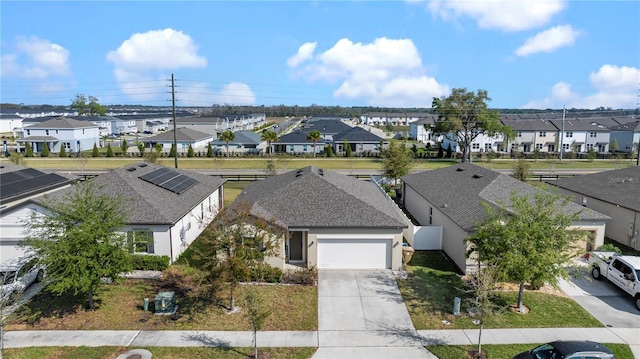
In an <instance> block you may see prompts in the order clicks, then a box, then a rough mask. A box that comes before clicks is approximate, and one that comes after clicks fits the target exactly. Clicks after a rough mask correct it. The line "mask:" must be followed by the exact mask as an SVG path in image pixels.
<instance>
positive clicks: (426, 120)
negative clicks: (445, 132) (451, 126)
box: [411, 114, 438, 126]
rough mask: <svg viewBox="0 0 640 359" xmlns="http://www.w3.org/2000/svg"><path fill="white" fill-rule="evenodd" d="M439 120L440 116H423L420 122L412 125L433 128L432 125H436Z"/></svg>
mask: <svg viewBox="0 0 640 359" xmlns="http://www.w3.org/2000/svg"><path fill="white" fill-rule="evenodd" d="M437 120H438V116H437V115H429V114H422V116H421V117H420V119H419V120H418V121H415V122H413V123H411V125H430V126H432V125H435V123H436V121H437Z"/></svg>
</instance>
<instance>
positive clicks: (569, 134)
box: [564, 131, 573, 137]
mask: <svg viewBox="0 0 640 359" xmlns="http://www.w3.org/2000/svg"><path fill="white" fill-rule="evenodd" d="M564 137H573V132H571V131H569V132H566V133H565V134H564Z"/></svg>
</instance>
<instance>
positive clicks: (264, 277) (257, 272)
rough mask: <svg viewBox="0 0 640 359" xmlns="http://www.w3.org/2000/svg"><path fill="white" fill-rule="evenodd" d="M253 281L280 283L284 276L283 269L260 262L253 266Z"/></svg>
mask: <svg viewBox="0 0 640 359" xmlns="http://www.w3.org/2000/svg"><path fill="white" fill-rule="evenodd" d="M250 275H251V281H252V282H265V283H278V282H280V279H281V278H282V269H280V268H277V267H272V266H270V265H268V264H266V263H260V264H259V265H256V266H254V267H252V268H251V273H250Z"/></svg>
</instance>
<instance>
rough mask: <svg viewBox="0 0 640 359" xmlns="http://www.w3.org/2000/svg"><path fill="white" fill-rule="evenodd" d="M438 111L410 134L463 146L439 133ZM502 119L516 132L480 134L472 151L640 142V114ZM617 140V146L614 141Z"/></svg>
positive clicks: (625, 148) (620, 146) (583, 148)
mask: <svg viewBox="0 0 640 359" xmlns="http://www.w3.org/2000/svg"><path fill="white" fill-rule="evenodd" d="M437 120H438V117H437V115H423V116H422V118H420V119H419V120H417V121H415V122H413V123H411V124H409V127H410V129H409V137H410V138H412V139H415V140H418V141H419V142H422V143H424V144H428V145H429V146H437V145H438V143H442V146H443V148H445V149H447V148H448V147H449V146H451V150H452V151H453V152H460V146H458V143H457V142H456V141H453V140H452V138H451V137H450V136H449V137H448V136H439V135H438V134H436V133H435V132H434V131H433V130H434V126H435V123H436V121H437ZM500 122H501V123H502V124H503V125H505V126H509V127H510V128H511V129H512V130H513V132H514V134H515V136H513V138H508V137H507V136H504V135H503V134H501V133H498V134H496V135H494V136H488V135H484V134H481V135H479V136H478V137H476V138H475V140H474V141H473V142H472V143H471V151H472V152H492V151H493V152H524V153H532V152H534V151H536V150H537V151H538V152H540V153H558V152H560V147H562V151H563V152H574V153H584V152H589V151H590V150H593V151H596V152H598V153H608V152H624V153H630V152H632V151H636V152H637V146H638V143H640V117H637V116H635V115H620V116H614V117H611V116H609V117H607V116H602V115H595V114H587V115H579V116H576V117H573V116H567V117H565V119H564V120H563V119H562V115H560V116H558V115H553V114H519V115H517V114H516V115H501V116H500ZM612 144H615V146H614V147H615V148H612V147H611V145H612Z"/></svg>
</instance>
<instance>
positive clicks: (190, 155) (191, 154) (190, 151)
mask: <svg viewBox="0 0 640 359" xmlns="http://www.w3.org/2000/svg"><path fill="white" fill-rule="evenodd" d="M193 156H195V153H194V152H193V146H191V144H189V148H188V149H187V157H193Z"/></svg>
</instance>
